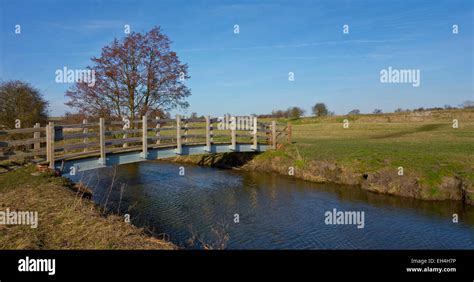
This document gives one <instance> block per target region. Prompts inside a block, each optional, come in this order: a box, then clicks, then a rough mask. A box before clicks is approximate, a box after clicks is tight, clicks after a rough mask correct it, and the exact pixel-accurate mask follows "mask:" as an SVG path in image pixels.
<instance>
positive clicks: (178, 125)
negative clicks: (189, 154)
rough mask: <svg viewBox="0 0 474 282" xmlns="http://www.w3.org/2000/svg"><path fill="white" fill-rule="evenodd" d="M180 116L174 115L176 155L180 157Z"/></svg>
mask: <svg viewBox="0 0 474 282" xmlns="http://www.w3.org/2000/svg"><path fill="white" fill-rule="evenodd" d="M181 137H182V136H181V116H180V115H176V154H178V155H181V153H182V152H183V151H182V147H181Z"/></svg>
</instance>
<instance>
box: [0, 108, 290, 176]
mask: <svg viewBox="0 0 474 282" xmlns="http://www.w3.org/2000/svg"><path fill="white" fill-rule="evenodd" d="M218 122H219V119H217V118H211V117H209V116H206V117H205V118H203V119H202V118H201V119H195V118H193V119H191V118H186V117H183V116H180V115H177V116H176V118H175V119H160V118H151V117H149V116H143V117H142V118H141V119H139V120H132V121H128V120H124V121H116V120H110V121H106V120H105V119H104V118H100V119H99V121H94V122H88V121H87V120H84V121H83V122H82V123H78V124H55V123H54V122H49V124H47V125H45V126H44V127H41V126H40V124H39V123H37V124H36V125H35V127H34V128H21V129H10V130H1V131H0V160H17V159H28V160H30V161H33V162H37V163H47V164H48V165H49V167H50V168H54V165H55V162H56V161H58V160H67V159H68V158H77V157H87V156H90V155H98V156H99V162H100V163H101V164H103V165H106V162H107V154H110V153H114V154H115V153H120V152H129V151H133V150H135V151H137V150H139V151H141V156H142V157H143V158H144V159H146V158H147V155H148V150H149V149H155V148H159V147H167V148H169V147H175V149H176V150H175V151H176V154H177V155H179V154H181V152H182V147H183V146H185V145H196V144H203V145H205V146H206V147H207V148H208V149H209V150H208V151H210V148H211V146H212V144H224V143H228V144H229V148H230V150H235V148H236V146H237V144H251V145H252V148H255V150H256V149H257V146H258V144H267V145H270V147H271V148H272V149H276V148H277V142H278V140H279V139H281V138H285V137H286V139H287V140H288V142H291V125H290V124H283V123H277V122H276V121H272V122H270V123H268V122H261V121H257V119H256V118H253V119H252V124H251V126H250V129H249V128H245V129H241V128H235V127H231V128H221V127H222V126H221V127H219V126H217V125H218ZM221 125H222V124H221ZM234 125H235V124H234Z"/></svg>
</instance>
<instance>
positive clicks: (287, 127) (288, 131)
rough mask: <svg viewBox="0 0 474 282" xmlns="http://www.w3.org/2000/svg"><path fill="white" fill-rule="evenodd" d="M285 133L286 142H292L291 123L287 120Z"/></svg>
mask: <svg viewBox="0 0 474 282" xmlns="http://www.w3.org/2000/svg"><path fill="white" fill-rule="evenodd" d="M286 135H287V138H288V143H290V144H292V143H293V142H292V136H291V135H292V129H291V123H289V122H288V124H287V125H286Z"/></svg>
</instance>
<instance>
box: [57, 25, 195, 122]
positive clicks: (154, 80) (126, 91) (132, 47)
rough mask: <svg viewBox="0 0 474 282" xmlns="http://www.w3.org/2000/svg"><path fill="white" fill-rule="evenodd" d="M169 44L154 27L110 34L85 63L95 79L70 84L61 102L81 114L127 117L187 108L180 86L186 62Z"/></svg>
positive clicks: (185, 94) (185, 75)
mask: <svg viewBox="0 0 474 282" xmlns="http://www.w3.org/2000/svg"><path fill="white" fill-rule="evenodd" d="M170 44H171V41H170V40H169V39H168V37H167V36H166V35H164V34H163V33H162V32H161V29H160V28H159V27H155V28H153V29H152V30H150V31H149V32H146V33H144V34H142V33H138V32H132V33H130V34H129V35H127V36H126V37H125V38H123V39H121V40H118V39H115V40H114V41H113V42H112V43H111V44H110V45H108V46H105V47H104V48H102V52H101V55H100V57H98V58H97V57H93V58H92V62H93V65H92V66H89V67H87V69H88V70H90V71H91V72H95V73H94V75H95V81H93V83H90V81H83V82H78V83H76V84H75V85H74V86H73V87H71V88H70V89H69V90H68V91H67V92H66V96H67V97H69V101H68V102H67V103H66V105H68V106H69V107H71V108H73V109H75V110H77V111H79V112H82V113H85V114H86V115H87V116H93V117H119V118H124V117H128V118H130V120H133V119H135V118H139V117H140V116H142V115H144V114H146V113H147V114H153V115H165V114H166V112H167V111H169V110H171V109H175V108H187V107H188V106H189V104H188V102H186V101H185V99H186V98H187V97H188V96H190V95H191V91H190V89H188V88H187V87H186V86H185V85H184V81H185V80H186V79H188V78H189V76H188V66H187V64H182V63H181V62H180V60H179V58H178V56H177V54H176V53H175V52H173V51H171V49H170Z"/></svg>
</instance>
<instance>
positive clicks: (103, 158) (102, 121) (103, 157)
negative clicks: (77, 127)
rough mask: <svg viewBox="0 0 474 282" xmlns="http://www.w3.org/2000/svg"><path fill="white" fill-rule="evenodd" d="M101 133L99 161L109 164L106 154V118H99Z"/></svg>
mask: <svg viewBox="0 0 474 282" xmlns="http://www.w3.org/2000/svg"><path fill="white" fill-rule="evenodd" d="M99 135H100V138H99V139H100V159H99V163H100V164H102V165H107V159H106V154H105V119H104V118H100V119H99Z"/></svg>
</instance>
